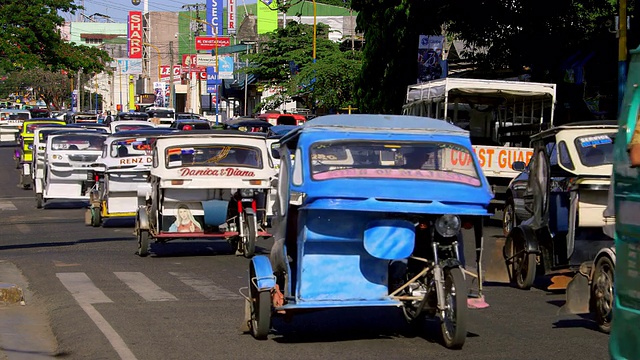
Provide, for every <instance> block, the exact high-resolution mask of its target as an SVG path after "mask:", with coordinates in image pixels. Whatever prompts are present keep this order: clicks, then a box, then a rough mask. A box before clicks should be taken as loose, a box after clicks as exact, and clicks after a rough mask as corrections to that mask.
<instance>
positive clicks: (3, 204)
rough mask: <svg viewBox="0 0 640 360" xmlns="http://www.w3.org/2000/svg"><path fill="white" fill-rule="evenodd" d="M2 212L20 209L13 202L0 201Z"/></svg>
mask: <svg viewBox="0 0 640 360" xmlns="http://www.w3.org/2000/svg"><path fill="white" fill-rule="evenodd" d="M0 210H2V211H4V210H18V208H17V207H16V206H15V205H13V203H12V202H11V201H6V200H0Z"/></svg>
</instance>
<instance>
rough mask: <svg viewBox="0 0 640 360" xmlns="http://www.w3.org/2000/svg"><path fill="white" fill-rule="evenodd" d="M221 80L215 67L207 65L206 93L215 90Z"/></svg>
mask: <svg viewBox="0 0 640 360" xmlns="http://www.w3.org/2000/svg"><path fill="white" fill-rule="evenodd" d="M221 83H222V80H220V79H218V74H217V73H216V69H215V68H212V67H207V93H209V94H212V93H215V92H216V86H218V85H220V84H221Z"/></svg>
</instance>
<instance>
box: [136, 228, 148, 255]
mask: <svg viewBox="0 0 640 360" xmlns="http://www.w3.org/2000/svg"><path fill="white" fill-rule="evenodd" d="M136 254H138V256H140V257H145V256H147V255H149V231H148V230H138V251H137V252H136Z"/></svg>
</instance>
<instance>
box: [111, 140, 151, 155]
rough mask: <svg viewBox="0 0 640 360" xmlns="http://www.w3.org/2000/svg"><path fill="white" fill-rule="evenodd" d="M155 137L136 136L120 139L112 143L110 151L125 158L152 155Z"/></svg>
mask: <svg viewBox="0 0 640 360" xmlns="http://www.w3.org/2000/svg"><path fill="white" fill-rule="evenodd" d="M155 141H156V138H155V137H135V138H129V139H118V140H115V141H113V142H112V143H111V147H110V149H109V153H110V154H111V156H112V157H117V158H123V157H130V156H141V155H151V154H152V150H153V143H154V142H155Z"/></svg>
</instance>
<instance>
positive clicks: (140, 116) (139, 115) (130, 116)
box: [118, 113, 149, 121]
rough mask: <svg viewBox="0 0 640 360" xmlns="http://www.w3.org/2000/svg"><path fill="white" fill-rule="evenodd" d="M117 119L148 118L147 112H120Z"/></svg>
mask: <svg viewBox="0 0 640 360" xmlns="http://www.w3.org/2000/svg"><path fill="white" fill-rule="evenodd" d="M118 120H142V121H146V120H149V115H147V114H128V113H125V114H120V115H118Z"/></svg>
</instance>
